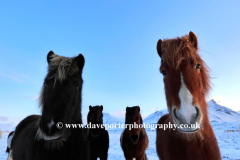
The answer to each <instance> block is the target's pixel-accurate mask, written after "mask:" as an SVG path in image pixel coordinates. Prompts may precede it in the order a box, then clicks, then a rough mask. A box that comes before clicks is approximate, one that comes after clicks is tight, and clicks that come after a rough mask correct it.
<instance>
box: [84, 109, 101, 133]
mask: <svg viewBox="0 0 240 160" xmlns="http://www.w3.org/2000/svg"><path fill="white" fill-rule="evenodd" d="M102 111H103V106H102V105H101V106H94V107H92V106H89V112H88V116H87V122H88V124H90V123H91V124H103V114H102ZM92 126H93V125H92ZM98 127H99V128H97V127H96V126H95V129H91V130H90V132H91V134H92V136H98V135H99V133H100V129H101V126H98Z"/></svg>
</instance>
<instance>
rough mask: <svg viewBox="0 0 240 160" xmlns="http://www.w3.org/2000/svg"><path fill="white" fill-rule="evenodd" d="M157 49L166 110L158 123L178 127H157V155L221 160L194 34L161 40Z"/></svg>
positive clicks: (207, 84)
mask: <svg viewBox="0 0 240 160" xmlns="http://www.w3.org/2000/svg"><path fill="white" fill-rule="evenodd" d="M157 51H158V54H159V56H160V57H161V66H160V72H161V73H162V74H163V76H164V78H163V81H164V86H165V95H166V100H167V106H168V110H169V114H167V115H164V116H162V117H161V118H160V119H159V121H158V125H163V124H168V125H169V124H174V125H176V126H177V129H176V130H174V129H167V130H163V129H160V128H157V139H156V147H157V153H158V156H159V158H160V159H161V160H169V159H179V160H181V159H182V160H193V159H194V160H197V159H201V160H202V159H204V160H220V159H221V155H220V151H219V147H218V143H217V140H216V137H215V135H214V132H213V129H212V127H211V124H210V122H209V118H208V112H207V103H206V100H205V97H206V96H207V94H208V93H209V90H210V89H211V86H210V76H209V69H208V67H207V65H206V64H205V63H204V61H203V60H202V59H201V57H200V56H199V54H198V41H197V37H196V35H195V34H194V33H193V32H190V33H189V35H185V36H183V37H180V38H179V37H177V38H175V39H165V40H164V41H162V40H161V39H160V40H159V41H158V43H157Z"/></svg>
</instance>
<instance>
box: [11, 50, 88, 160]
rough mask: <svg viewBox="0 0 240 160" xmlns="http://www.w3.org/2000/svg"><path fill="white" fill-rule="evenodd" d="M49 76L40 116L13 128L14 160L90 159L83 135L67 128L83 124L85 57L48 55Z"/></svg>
mask: <svg viewBox="0 0 240 160" xmlns="http://www.w3.org/2000/svg"><path fill="white" fill-rule="evenodd" d="M47 62H48V73H47V76H46V78H45V80H44V83H43V86H42V91H41V95H40V97H39V103H40V107H41V111H42V115H31V116H28V117H27V118H25V119H24V120H22V121H21V122H20V123H19V124H18V126H17V127H16V130H15V133H14V136H13V140H12V146H11V150H12V157H13V159H14V160H30V159H31V160H43V159H44V160H66V159H71V160H72V159H73V160H78V159H85V160H87V159H89V144H88V140H87V135H86V132H85V131H84V130H83V129H80V128H77V129H76V128H75V129H73V128H66V126H65V124H73V123H74V124H82V115H81V102H82V98H81V93H82V83H83V80H82V69H83V66H84V57H83V55H82V54H79V55H78V56H77V57H73V58H68V57H63V56H59V55H56V54H54V53H53V52H52V51H50V52H49V53H48V55H47Z"/></svg>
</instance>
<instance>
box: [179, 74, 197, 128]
mask: <svg viewBox="0 0 240 160" xmlns="http://www.w3.org/2000/svg"><path fill="white" fill-rule="evenodd" d="M180 76H181V88H180V90H179V93H178V96H179V98H180V102H181V106H180V110H179V114H180V115H182V116H183V117H184V118H185V119H186V122H187V123H188V124H190V121H191V116H192V115H193V113H196V109H195V107H194V106H193V105H192V102H193V96H192V94H191V92H190V91H189V90H188V88H187V86H186V84H185V82H184V77H183V75H182V73H180Z"/></svg>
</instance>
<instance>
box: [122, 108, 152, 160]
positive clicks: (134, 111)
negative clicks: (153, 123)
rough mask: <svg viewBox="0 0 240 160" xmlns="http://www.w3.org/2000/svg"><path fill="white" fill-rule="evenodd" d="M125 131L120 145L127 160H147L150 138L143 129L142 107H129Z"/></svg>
mask: <svg viewBox="0 0 240 160" xmlns="http://www.w3.org/2000/svg"><path fill="white" fill-rule="evenodd" d="M125 125H126V127H125V129H124V130H123V132H122V134H121V138H120V143H121V147H122V150H123V152H124V156H125V158H126V160H132V159H133V158H136V160H146V159H147V155H146V153H145V151H146V149H147V148H148V143H149V141H148V136H147V133H146V130H145V128H144V127H143V121H142V116H141V114H140V107H139V106H135V107H127V108H126V117H125Z"/></svg>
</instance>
